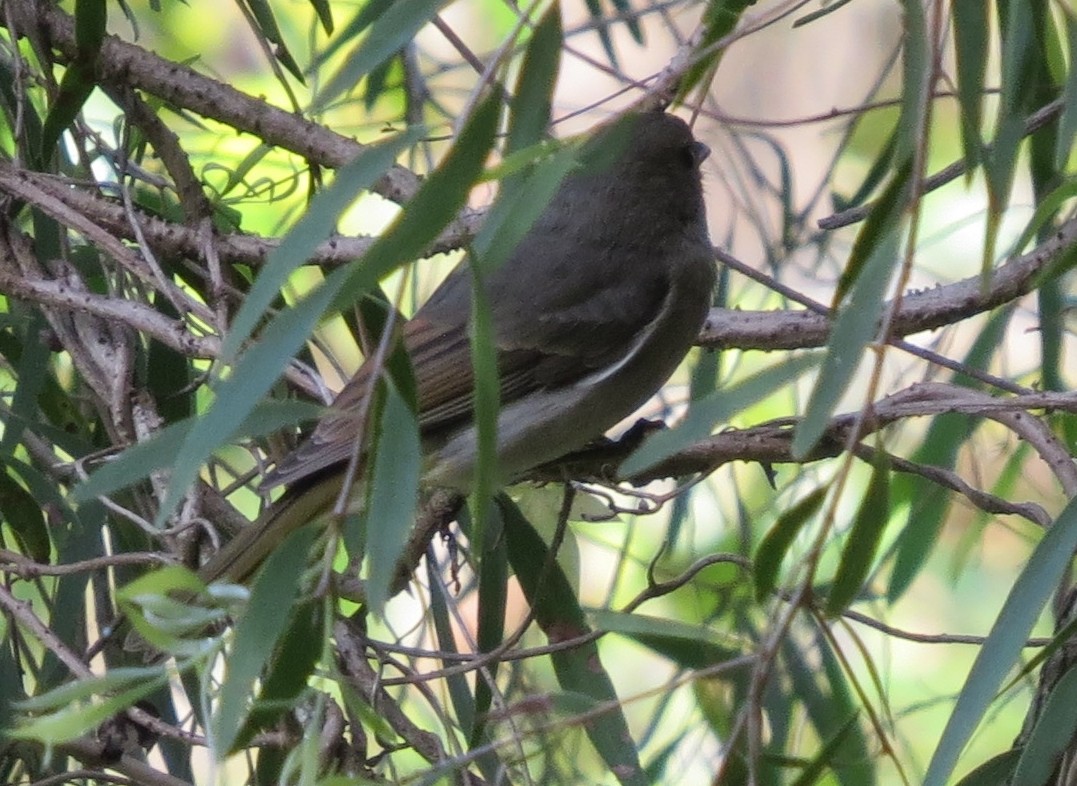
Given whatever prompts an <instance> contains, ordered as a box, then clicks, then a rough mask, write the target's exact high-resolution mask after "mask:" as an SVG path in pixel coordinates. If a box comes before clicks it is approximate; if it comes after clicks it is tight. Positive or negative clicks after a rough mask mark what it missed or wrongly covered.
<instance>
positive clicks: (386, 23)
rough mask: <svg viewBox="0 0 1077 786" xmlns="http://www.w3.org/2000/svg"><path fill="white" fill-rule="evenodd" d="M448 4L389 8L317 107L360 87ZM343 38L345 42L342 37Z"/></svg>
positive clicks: (414, 1)
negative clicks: (360, 82)
mask: <svg viewBox="0 0 1077 786" xmlns="http://www.w3.org/2000/svg"><path fill="white" fill-rule="evenodd" d="M447 4H448V0H411V1H410V2H398V3H393V4H391V5H389V7H388V8H387V9H386V10H385V12H384V13H382V14H381V15H380V16H378V18H377V19H375V20H374V22H373V24H371V25H370V30H369V31H368V32H367V34H366V38H364V39H363V41H362V43H360V44H359V46H357V47H356V48H355V49H354V50H353V51H352V52H351V53H350V54H349V55H348V57H347V59H346V60H345V62H344V65H343V67H341V69H340V70H339V71H337V72H336V73H335V74H333V76H331V77H330V78H329V81H328V82H327V83H326V85H325V87H324V88H323V89H322V90H321V92H320V93H319V94H318V98H317V100H316V101H315V107H316V108H318V109H320V108H324V107H326V106H328V105H329V104H330V103H332V102H333V101H334V100H335V99H336V98H337V97H338V96H340V95H341V94H342V93H344V92H345V91H347V90H349V89H350V88H351V87H352V86H354V85H356V84H358V83H359V80H360V79H362V78H363V77H364V76H365V75H366V74H368V73H370V72H371V71H372V70H373V69H374V68H376V67H377V66H379V65H381V63H382V62H384V61H385V60H386V59H388V58H389V57H390V56H391V55H392V54H393V53H395V52H397V51H398V50H400V49H402V48H403V47H404V45H405V44H407V43H408V42H409V41H411V40H412V39H413V38H414V37H415V34H416V33H418V32H419V30H420V29H422V28H423V27H424V26H425V25H426V24H427V23H428V22H429V21H430V20H431V19H433V18H434V15H435V14H437V12H438V11H440V10H441V7H442V6H444V5H447ZM340 37H341V38H342V39H344V38H345V36H344V35H343V34H342V35H341V36H340Z"/></svg>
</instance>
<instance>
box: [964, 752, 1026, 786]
mask: <svg viewBox="0 0 1077 786" xmlns="http://www.w3.org/2000/svg"><path fill="white" fill-rule="evenodd" d="M1020 756H1021V751H1020V750H1018V749H1013V750H1008V751H1006V752H1004V753H1000V754H999V755H998V756H995V757H993V758H991V759H988V760H987V761H985V762H984V763H983V764H981V765H980V766H979V767H977V768H976V769H974V770H973V771H972V772H970V773H969V774H968V775H966V776H965V777H964V778H962V779H961V780H960V781H958V782H957V786H999V784H1003V783H1005V784H1009V782H1010V776H1011V775H1013V771H1014V768H1015V767H1016V766H1017V760H1018V758H1020Z"/></svg>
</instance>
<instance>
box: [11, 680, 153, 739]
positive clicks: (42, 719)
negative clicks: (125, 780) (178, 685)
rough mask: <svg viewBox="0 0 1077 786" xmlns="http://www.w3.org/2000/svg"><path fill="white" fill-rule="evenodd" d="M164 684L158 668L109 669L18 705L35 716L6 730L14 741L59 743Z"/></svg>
mask: <svg viewBox="0 0 1077 786" xmlns="http://www.w3.org/2000/svg"><path fill="white" fill-rule="evenodd" d="M167 681H168V675H167V673H166V672H165V670H164V669H162V668H161V667H159V666H152V667H146V668H117V669H110V670H109V672H108V673H107V674H105V675H104V676H101V677H89V678H85V679H80V680H76V681H75V682H71V683H68V684H66V685H62V686H60V687H59V688H56V689H54V690H51V691H48V692H47V693H44V694H42V695H40V696H35V697H32V698H29V699H26V700H25V701H21V702H19V703H18V705H17V708H18V709H19V710H20V711H22V712H24V713H34V714H36V715H37V716H36V717H32V718H28V717H24V718H22V719H20V721H19V723H18V725H17V726H16V727H15V728H13V729H7V730H6V731H7V734H8V735H10V736H11V737H14V738H16V739H33V740H38V741H39V742H42V743H44V744H45V745H58V744H62V743H64V742H68V741H70V740H73V739H75V738H77V737H79V736H81V735H83V734H85V733H86V732H88V731H90V730H91V729H94V728H96V727H98V726H100V725H101V724H102V723H104V722H105V721H107V720H108V719H109V718H111V717H112V716H114V715H115V714H116V713H118V712H122V711H123V710H125V709H127V708H128V707H130V706H132V705H134V704H135V703H136V702H138V701H139V700H141V699H143V698H145V697H146V696H148V695H149V694H150V693H151V692H152V691H154V690H156V689H158V688H159V687H161V686H163V685H165V684H166V683H167Z"/></svg>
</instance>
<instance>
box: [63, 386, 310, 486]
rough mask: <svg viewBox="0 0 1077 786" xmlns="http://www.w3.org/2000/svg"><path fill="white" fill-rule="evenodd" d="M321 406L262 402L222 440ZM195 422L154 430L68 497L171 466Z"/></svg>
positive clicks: (274, 426)
mask: <svg viewBox="0 0 1077 786" xmlns="http://www.w3.org/2000/svg"><path fill="white" fill-rule="evenodd" d="M324 411H325V409H324V407H320V406H318V405H317V404H312V403H310V402H306V401H265V402H263V403H261V404H258V405H257V406H255V407H253V409H252V411H251V412H249V413H247V416H246V420H244V421H243V422H242V423H240V424H239V426H238V427H236V428H234V429H229V430H228V432H227V433H226V434H225V435H224V439H225V440H227V439H232V438H236V437H240V436H247V437H260V436H265V435H267V434H272V433H274V432H276V431H279V430H280V429H282V428H284V427H286V426H293V425H295V424H296V423H299V422H300V421H303V420H313V419H314V418H316V417H318V416H319V415H321V414H322V413H323V412H324ZM197 423H198V416H194V417H191V418H187V419H186V420H181V421H180V422H178V423H173V424H172V425H171V426H166V427H165V428H163V429H161V430H160V431H158V432H157V433H156V434H154V435H153V436H152V437H150V438H149V439H147V440H146V441H145V442H139V443H138V444H137V445H132V446H131V447H129V448H127V449H126V450H124V451H123V452H122V453H120V454H119V455H118V456H116V457H115V458H114V459H112V460H110V461H108V462H107V463H105V464H103V465H102V466H101V468H100V469H97V470H95V471H94V472H92V473H91V474H90V476H89V477H87V478H86V480H84V481H82V482H81V483H80V484H78V485H77V486H75V488H74V489H73V490H72V492H71V499H72V500H74V501H75V502H86V501H87V500H91V499H94V498H95V497H99V496H106V495H108V494H111V493H112V492H114V491H117V490H119V489H122V488H125V487H126V486H130V485H131V484H132V483H138V482H139V481H141V480H143V479H144V478H146V477H148V476H149V475H150V473H151V472H154V471H156V470H159V469H165V468H168V467H171V466H173V463H174V462H175V461H176V454H177V453H178V452H179V450H180V447H181V446H182V445H183V443H184V441H185V440H186V439H187V437H188V435H189V434H190V432H191V430H192V429H193V428H194V427H195V425H196V424H197Z"/></svg>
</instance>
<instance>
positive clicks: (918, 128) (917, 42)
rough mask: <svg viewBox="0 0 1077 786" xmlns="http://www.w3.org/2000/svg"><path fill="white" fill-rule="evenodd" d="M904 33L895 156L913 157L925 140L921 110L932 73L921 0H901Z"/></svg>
mask: <svg viewBox="0 0 1077 786" xmlns="http://www.w3.org/2000/svg"><path fill="white" fill-rule="evenodd" d="M901 8H902V10H903V11H904V22H905V34H904V36H903V37H902V51H901V55H902V57H901V73H902V91H901V115H900V117H899V118H898V126H897V147H896V148H895V150H894V160H896V161H900V162H905V161H912V160H913V157H914V155H915V152H916V150H917V148H918V147H919V146H922V145H923V144H924V143H925V141H924V131H925V129H924V113H925V111H926V109H927V91H928V90H930V89H931V83H930V81H929V80H928V75H929V74H931V73H932V69H931V67H930V66H931V64H930V58H931V47H930V45H929V42H928V36H927V20H926V19H925V17H924V4H923V3H922V2H920V0H902V3H901Z"/></svg>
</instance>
